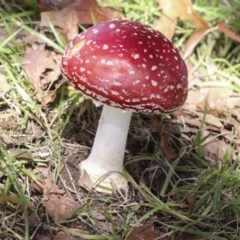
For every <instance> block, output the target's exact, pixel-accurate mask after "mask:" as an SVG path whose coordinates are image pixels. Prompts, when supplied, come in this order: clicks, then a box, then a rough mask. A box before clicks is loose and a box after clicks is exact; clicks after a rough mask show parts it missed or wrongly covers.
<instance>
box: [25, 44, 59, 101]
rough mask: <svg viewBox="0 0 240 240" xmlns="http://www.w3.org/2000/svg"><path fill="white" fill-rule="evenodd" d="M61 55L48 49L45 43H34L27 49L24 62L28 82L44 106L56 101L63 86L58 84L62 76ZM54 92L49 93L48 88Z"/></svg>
mask: <svg viewBox="0 0 240 240" xmlns="http://www.w3.org/2000/svg"><path fill="white" fill-rule="evenodd" d="M60 60H61V55H60V54H57V53H55V52H54V51H50V50H48V49H46V45H45V44H44V43H38V42H36V43H34V44H32V46H31V47H27V48H26V52H25V54H24V56H23V59H22V61H23V62H25V64H24V65H23V67H24V70H25V72H26V75H27V77H28V80H29V81H30V82H31V83H32V84H33V86H34V88H35V92H36V98H37V100H38V101H39V102H41V103H42V104H43V105H44V106H48V105H49V104H50V103H52V102H53V101H54V98H55V96H56V95H55V92H54V91H56V90H57V88H59V86H60V85H61V84H59V83H58V79H59V76H60V69H59V64H60ZM50 84H51V87H52V88H54V91H53V90H52V91H50V92H49V91H48V87H49V85H50Z"/></svg>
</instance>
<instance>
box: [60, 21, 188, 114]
mask: <svg viewBox="0 0 240 240" xmlns="http://www.w3.org/2000/svg"><path fill="white" fill-rule="evenodd" d="M61 71H62V73H63V75H64V76H65V77H66V78H67V79H68V81H69V82H70V83H71V84H73V85H74V87H75V88H77V89H79V90H80V91H81V92H83V93H84V94H85V95H87V96H88V97H90V98H93V99H95V100H97V101H100V102H102V103H103V104H107V105H110V106H113V107H117V108H121V109H125V110H132V111H137V112H148V113H166V112H172V111H175V110H176V109H177V108H178V107H180V106H181V105H183V103H184V102H185V100H186V97H187V87H188V74H187V68H186V64H185V62H184V61H183V60H182V58H181V56H180V54H179V52H178V50H177V48H176V47H175V46H174V45H173V44H172V43H171V41H169V40H168V39H167V38H166V37H165V36H164V35H162V34H161V33H160V32H158V31H155V30H153V29H152V28H151V27H149V26H147V25H143V24H141V23H138V22H133V21H129V20H112V21H108V22H104V23H101V24H98V25H96V26H93V27H91V28H89V29H87V30H86V31H84V32H82V33H81V34H79V35H77V36H76V37H75V38H74V39H73V40H72V42H71V43H70V44H69V46H68V48H67V49H66V51H65V53H64V55H63V58H62V63H61Z"/></svg>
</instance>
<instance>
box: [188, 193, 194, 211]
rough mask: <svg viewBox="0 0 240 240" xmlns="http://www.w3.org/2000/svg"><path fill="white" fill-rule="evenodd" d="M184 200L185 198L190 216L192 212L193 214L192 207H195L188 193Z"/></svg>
mask: <svg viewBox="0 0 240 240" xmlns="http://www.w3.org/2000/svg"><path fill="white" fill-rule="evenodd" d="M186 198H187V201H188V207H189V214H190V215H191V214H192V212H193V209H194V206H195V201H194V199H193V198H192V197H191V195H190V194H189V193H187V194H186Z"/></svg>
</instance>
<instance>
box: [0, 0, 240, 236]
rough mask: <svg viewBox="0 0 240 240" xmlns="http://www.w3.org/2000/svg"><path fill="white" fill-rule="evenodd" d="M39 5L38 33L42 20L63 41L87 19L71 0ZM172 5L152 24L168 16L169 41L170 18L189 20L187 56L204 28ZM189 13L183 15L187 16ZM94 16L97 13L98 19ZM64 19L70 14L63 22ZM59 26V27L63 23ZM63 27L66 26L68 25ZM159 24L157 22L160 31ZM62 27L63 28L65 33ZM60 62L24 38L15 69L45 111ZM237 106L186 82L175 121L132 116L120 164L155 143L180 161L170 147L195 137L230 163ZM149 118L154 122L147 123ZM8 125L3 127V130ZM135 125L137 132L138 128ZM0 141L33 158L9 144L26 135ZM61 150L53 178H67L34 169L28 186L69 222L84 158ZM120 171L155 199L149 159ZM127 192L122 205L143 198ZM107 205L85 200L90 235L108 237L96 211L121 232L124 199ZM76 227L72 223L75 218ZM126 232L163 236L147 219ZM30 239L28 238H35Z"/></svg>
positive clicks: (159, 178)
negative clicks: (38, 179)
mask: <svg viewBox="0 0 240 240" xmlns="http://www.w3.org/2000/svg"><path fill="white" fill-rule="evenodd" d="M39 4H40V5H41V7H40V8H42V9H43V10H44V11H46V12H42V14H41V22H40V28H41V31H43V32H44V31H49V29H50V28H49V27H50V25H49V23H51V24H52V25H53V26H54V27H56V28H59V29H60V31H61V34H62V35H63V36H64V38H65V39H66V40H67V41H69V40H70V39H72V37H73V36H74V34H76V33H77V31H78V28H77V27H76V25H77V24H91V23H92V19H91V20H90V18H89V16H88V17H87V18H86V19H82V18H81V14H83V12H84V11H85V9H84V8H81V6H80V5H78V4H79V3H76V4H75V5H74V4H72V5H71V6H64V7H63V6H62V5H61V4H60V5H59V6H58V7H59V9H60V10H59V11H50V10H52V8H50V7H49V6H48V5H47V1H46V2H44V1H39ZM84 4H85V5H84V6H87V9H88V10H89V6H90V5H91V4H95V5H91V6H94V8H93V9H95V10H94V13H96V14H97V16H99V18H100V19H101V18H102V17H103V15H102V12H101V10H99V8H98V6H97V5H96V2H94V1H89V2H87V1H84ZM88 4H90V5H88ZM159 4H160V5H162V4H163V3H162V1H160V0H159ZM169 4H172V1H170V2H169ZM178 4H180V6H181V7H180V8H176V7H175V8H174V9H178V11H179V12H178V11H176V12H174V13H170V12H169V9H168V8H167V5H166V8H165V9H163V13H164V15H165V16H167V18H166V17H165V19H164V20H162V19H160V22H156V24H157V25H155V26H156V27H159V26H160V23H161V25H162V21H163V22H164V21H166V22H168V24H169V18H171V24H172V27H171V28H169V29H170V32H169V33H166V34H167V35H168V36H170V37H171V36H172V35H173V33H174V31H175V30H174V29H175V27H176V19H177V18H181V19H182V20H192V21H193V22H194V23H195V27H196V30H195V32H194V33H193V34H192V36H191V37H190V38H189V40H188V44H189V45H187V43H186V45H185V48H186V50H185V51H186V52H189V53H188V54H190V52H192V50H193V49H194V47H195V46H196V45H197V44H198V43H199V42H200V41H201V39H202V37H203V35H204V34H205V32H206V31H208V29H209V26H208V24H207V23H206V22H205V21H204V20H203V19H201V18H200V17H199V16H198V15H197V14H196V12H195V11H194V10H193V9H192V5H191V3H190V1H179V3H178ZM73 5H74V6H73ZM76 6H77V7H76ZM168 7H169V6H168ZM187 9H188V12H187ZM189 9H190V10H191V11H190V13H189ZM99 11H100V12H101V13H100V14H99ZM169 14H173V15H169ZM174 14H175V15H174ZM69 16H71V17H70V18H69ZM84 16H86V15H84ZM104 18H106V19H107V18H108V17H106V16H104ZM58 19H61V21H58ZM65 22H66V24H64V23H65ZM71 25H73V27H72V26H71ZM165 25H166V23H165ZM165 25H164V24H163V26H165ZM70 26H71V31H69V27H70ZM163 31H164V30H163ZM28 37H29V36H28ZM196 39H197V40H196ZM189 49H190V50H189ZM186 52H185V54H186ZM188 54H187V55H188ZM60 58H61V54H60V53H58V52H56V51H54V50H53V49H51V48H49V47H48V46H47V45H46V44H45V43H43V42H41V40H39V39H36V38H34V37H33V38H32V40H31V41H29V44H28V46H27V48H26V52H25V54H24V56H23V59H22V60H23V63H24V65H23V67H24V70H25V72H26V75H27V77H28V80H29V82H31V83H32V85H33V86H34V89H35V97H36V99H37V101H38V102H39V103H41V104H42V107H43V108H44V109H45V110H48V107H49V106H50V105H51V104H52V103H53V102H54V100H55V98H56V95H57V93H56V92H57V90H58V89H59V88H60V87H61V84H62V83H63V80H62V79H61V76H60V72H59V62H60ZM2 81H3V82H4V83H5V82H6V79H5V77H4V76H3V77H2ZM193 84H194V83H193ZM196 86H197V87H196ZM239 107H240V97H239V95H237V94H236V93H235V92H234V91H231V92H227V91H226V90H224V89H223V88H214V87H202V86H201V83H200V84H198V85H197V84H194V87H193V88H191V90H190V91H189V97H188V100H187V103H186V105H185V106H184V107H183V108H182V109H180V110H178V111H177V112H176V113H175V114H174V116H175V117H171V118H170V119H165V120H164V122H163V125H162V121H160V120H159V117H155V116H153V117H149V116H146V115H140V118H141V119H142V120H143V121H146V124H145V125H144V127H145V128H146V129H144V130H145V131H143V129H140V128H139V129H137V128H136V125H135V124H134V118H133V121H132V122H133V123H132V124H131V131H132V133H133V136H134V137H132V138H130V139H129V140H128V144H127V148H128V153H127V154H126V159H132V158H133V157H134V156H138V155H139V146H141V148H142V149H144V151H145V152H144V153H145V154H147V153H149V154H152V152H153V151H154V148H155V147H156V146H155V145H154V142H155V141H157V142H159V145H158V147H159V148H160V149H161V150H162V151H161V153H158V154H160V159H161V158H162V159H164V160H166V161H167V162H170V163H172V162H174V161H176V159H178V158H179V157H180V156H181V153H180V151H178V147H179V146H184V147H185V146H194V144H195V139H196V136H197V135H198V136H199V138H200V139H202V140H201V143H200V144H201V148H199V146H196V149H198V150H199V149H201V152H197V153H198V154H200V155H201V156H202V157H203V158H205V159H206V160H207V161H209V163H210V164H216V163H221V162H222V161H223V159H224V156H225V154H226V152H228V151H229V149H231V148H232V147H234V154H233V158H234V159H236V157H237V156H238V152H239V144H240V142H239V132H240V127H239V126H240V125H239V123H240V114H239ZM87 114H90V113H87ZM153 119H155V120H154V121H153ZM156 119H157V120H156ZM226 119H227V121H226ZM135 120H136V119H135ZM91 121H93V122H94V121H96V119H95V118H92V119H91ZM7 122H8V120H7V121H5V123H4V122H1V124H2V125H1V129H3V130H4V129H5V130H6V129H8V128H9V126H8V127H6V126H7V125H8V124H7ZM4 124H5V125H4ZM72 124H73V125H74V126H75V130H76V131H75V134H72V136H71V138H73V139H75V141H74V142H73V144H76V145H79V143H82V142H84V144H86V145H87V146H88V147H91V144H92V142H93V136H92V135H91V134H89V133H88V131H86V132H84V134H85V135H84V136H85V137H84V138H85V139H87V140H86V141H82V138H80V139H79V137H78V132H80V131H81V129H82V128H83V126H82V125H81V124H80V123H79V122H74V123H72ZM79 124H80V125H79ZM13 125H15V126H17V123H14V124H13ZM13 125H12V124H10V126H13ZM4 126H5V127H4ZM159 126H160V127H159ZM140 127H141V128H142V126H140ZM14 128H15V127H14ZM14 128H13V130H14ZM16 129H19V128H18V127H16V128H15V131H16ZM40 135H41V134H40ZM65 136H66V135H65ZM74 136H75V137H74ZM149 136H152V139H151V140H149ZM180 137H181V138H182V140H181V141H179V140H178V138H180ZM0 139H1V141H2V142H4V143H5V144H6V145H8V147H9V151H10V154H11V155H13V156H14V155H16V154H19V155H20V156H21V155H22V154H27V155H25V156H24V155H23V156H22V157H27V158H29V159H33V156H32V155H31V153H29V152H27V153H26V152H25V151H19V150H18V151H17V150H16V148H15V146H12V144H13V145H18V146H21V144H23V143H24V142H25V141H26V138H23V139H22V140H20V139H17V140H14V137H13V136H10V135H8V134H6V133H2V132H1V135H0ZM35 139H37V137H36V136H35V138H32V140H35ZM65 140H66V143H68V138H66V139H65ZM28 141H31V140H28ZM66 148H67V150H68V151H69V152H70V154H71V156H66V157H64V158H63V159H64V160H63V163H62V166H61V171H60V176H61V179H64V180H67V182H64V181H63V182H61V181H57V182H54V174H53V173H52V172H51V171H50V170H49V168H48V167H47V168H42V170H43V169H45V170H43V171H42V173H43V172H44V171H46V169H48V171H46V172H45V174H43V175H44V177H43V178H42V179H43V180H42V185H43V189H41V188H39V187H38V188H37V187H36V188H35V190H37V192H39V191H42V192H40V193H41V194H42V199H41V204H42V205H43V206H44V207H45V208H46V210H47V213H48V215H49V216H50V218H51V219H52V220H53V221H54V222H55V223H59V222H63V221H67V219H69V218H71V217H73V216H74V213H75V212H76V211H77V210H79V209H80V208H82V207H84V205H83V204H82V203H80V201H81V198H83V197H84V196H86V192H85V191H84V190H82V189H80V187H79V186H77V180H78V179H77V176H78V174H79V173H78V169H77V167H76V166H77V165H78V163H79V161H80V160H81V159H84V158H85V157H86V156H85V155H84V154H82V152H81V151H80V150H79V149H78V150H77V151H72V149H71V148H69V147H68V145H67V144H66ZM76 152H77V154H76ZM43 159H44V158H43ZM37 169H41V166H40V165H39V166H38V168H37ZM127 169H128V171H129V173H130V174H131V175H132V176H133V178H134V179H135V180H136V182H137V183H138V184H139V185H141V184H143V185H146V186H147V187H149V189H150V190H151V191H152V192H153V193H154V194H156V196H159V194H160V191H161V188H162V186H163V184H164V177H165V172H164V169H161V168H160V167H159V166H158V165H157V164H156V163H155V162H152V161H151V162H150V163H149V162H147V163H146V161H142V162H141V163H136V164H132V163H130V164H129V165H128V168H127ZM66 186H67V188H66ZM33 189H34V188H33ZM66 189H68V190H69V189H71V191H66ZM77 192H78V194H77ZM131 194H132V195H131ZM135 194H136V192H135V191H134V190H133V189H132V191H131V193H130V196H128V197H129V198H130V200H129V199H128V200H127V204H133V205H138V204H139V202H140V203H142V202H143V203H144V202H145V201H147V200H146V199H144V197H140V196H136V195H135ZM185 197H186V201H185V203H184V204H182V205H181V207H182V208H186V209H187V210H188V211H189V214H191V213H192V211H193V209H194V205H195V202H194V199H193V198H192V197H191V196H190V195H189V194H188V193H187V194H186V195H185ZM0 199H2V201H3V202H13V201H15V200H16V199H17V198H15V197H12V196H8V195H3V194H1V195H0ZM79 199H80V201H79ZM112 201H113V205H112V206H111V205H110V206H109V207H108V206H106V205H105V204H103V205H101V204H100V203H99V202H98V201H93V202H94V204H93V205H92V207H93V211H92V212H91V219H93V220H94V222H95V224H96V225H97V228H98V231H99V232H101V233H102V234H104V233H113V228H112V223H111V221H109V219H108V218H107V217H106V215H105V214H104V211H103V209H104V210H107V211H110V212H113V215H114V221H115V222H116V225H117V226H116V227H117V228H119V229H121V224H123V223H122V222H121V219H122V218H121V214H126V213H124V210H123V209H122V208H121V207H119V206H117V205H119V202H120V203H121V201H123V202H124V200H123V199H121V197H120V196H114V197H113V199H112ZM179 206H180V204H179ZM141 211H142V210H141ZM141 211H136V213H135V214H136V218H139V217H141V216H142V215H143V214H144V212H141ZM166 215H167V214H166ZM162 217H163V216H160V217H158V220H159V219H161V218H162ZM164 217H166V216H164ZM30 220H31V221H30V226H31V222H34V221H35V222H36V224H33V223H32V225H34V226H35V227H34V228H33V229H34V230H36V229H37V228H38V226H40V225H41V226H46V225H45V224H46V223H45V222H43V221H41V220H39V219H38V220H36V219H34V218H32V219H30ZM77 223H78V224H79V221H78V222H77ZM82 224H83V222H81V224H80V225H82ZM132 224H133V225H134V224H135V221H134V220H133V219H132ZM36 226H37V227H36ZM134 226H135V225H134ZM74 227H76V229H78V232H80V233H84V234H90V233H91V232H93V233H95V231H94V230H93V229H92V228H91V227H88V228H87V227H85V229H81V227H82V226H77V225H75V226H74ZM78 227H79V228H78ZM86 229H87V230H86ZM132 229H133V231H132V232H131V234H130V235H129V237H128V240H132V239H143V240H145V239H149V240H150V239H156V238H159V236H164V234H166V232H165V231H164V227H163V226H162V225H160V226H159V224H154V223H153V221H145V222H144V223H143V224H141V225H138V226H135V227H133V228H132ZM40 230H41V229H40ZM70 230H71V227H70V226H69V227H67V228H66V229H65V232H64V231H62V232H61V231H58V233H56V235H55V237H54V239H56V240H57V239H67V240H70V239H81V238H76V237H73V236H71V231H70ZM33 232H34V231H33ZM38 234H39V233H38ZM44 235H46V236H47V237H49V239H50V238H52V237H53V234H52V233H51V232H49V231H46V232H44V231H43V233H40V235H39V236H38V238H39V239H41V237H43V236H44ZM38 238H37V237H36V239H38ZM195 238H196V236H194V235H190V234H189V235H188V234H185V233H182V234H181V235H179V237H178V238H176V239H195ZM162 239H166V240H168V239H170V238H168V236H166V237H165V238H164V237H162ZM196 239H197V238H196Z"/></svg>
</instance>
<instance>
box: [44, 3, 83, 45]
mask: <svg viewBox="0 0 240 240" xmlns="http://www.w3.org/2000/svg"><path fill="white" fill-rule="evenodd" d="M78 21H79V20H78V15H77V12H76V10H75V8H74V7H73V6H71V5H70V6H69V7H66V8H64V9H63V10H60V11H51V12H42V13H41V22H40V27H41V28H46V27H48V28H49V24H52V25H53V26H54V27H59V28H60V29H61V30H62V33H63V36H64V37H66V40H67V42H70V41H71V40H72V39H73V38H74V37H75V36H76V35H77V34H78Z"/></svg>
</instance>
